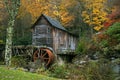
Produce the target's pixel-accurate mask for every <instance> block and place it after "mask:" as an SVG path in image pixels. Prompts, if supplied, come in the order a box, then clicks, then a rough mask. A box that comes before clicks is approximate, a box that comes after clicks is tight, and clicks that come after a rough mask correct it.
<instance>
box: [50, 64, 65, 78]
mask: <svg viewBox="0 0 120 80" xmlns="http://www.w3.org/2000/svg"><path fill="white" fill-rule="evenodd" d="M49 72H50V73H49V74H50V75H49V76H50V77H56V78H65V77H66V75H67V69H66V68H65V65H58V64H54V65H52V66H51V68H50V69H49Z"/></svg>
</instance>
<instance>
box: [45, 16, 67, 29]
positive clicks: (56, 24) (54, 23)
mask: <svg viewBox="0 0 120 80" xmlns="http://www.w3.org/2000/svg"><path fill="white" fill-rule="evenodd" d="M43 16H44V17H45V18H46V19H47V20H48V22H49V23H50V24H51V25H52V26H53V27H56V28H58V29H61V30H64V31H67V30H66V29H65V28H64V27H63V26H62V25H61V24H60V22H59V21H57V20H55V19H53V18H51V17H49V16H46V15H44V14H43Z"/></svg>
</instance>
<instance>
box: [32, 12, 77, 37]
mask: <svg viewBox="0 0 120 80" xmlns="http://www.w3.org/2000/svg"><path fill="white" fill-rule="evenodd" d="M42 16H43V17H44V18H45V19H46V20H47V21H48V22H49V23H50V24H51V25H52V26H53V27H55V28H57V29H60V30H63V31H65V32H67V33H69V34H71V35H74V34H72V33H70V32H68V31H67V30H66V29H65V28H64V27H63V26H62V25H61V24H60V22H59V21H57V20H55V19H53V18H51V17H49V16H46V15H45V14H42V15H41V16H40V17H39V18H38V19H37V21H36V22H35V23H34V24H33V26H32V28H34V27H35V25H36V24H37V23H38V22H39V20H40V19H41V17H42ZM74 36H76V35H74Z"/></svg>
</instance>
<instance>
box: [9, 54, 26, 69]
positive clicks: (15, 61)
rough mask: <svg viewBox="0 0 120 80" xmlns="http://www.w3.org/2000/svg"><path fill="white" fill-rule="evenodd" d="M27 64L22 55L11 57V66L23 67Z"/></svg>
mask: <svg viewBox="0 0 120 80" xmlns="http://www.w3.org/2000/svg"><path fill="white" fill-rule="evenodd" d="M26 65H27V59H25V58H24V57H23V56H14V57H12V59H11V66H12V67H25V66H26Z"/></svg>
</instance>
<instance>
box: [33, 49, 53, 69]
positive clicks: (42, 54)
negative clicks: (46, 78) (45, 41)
mask: <svg viewBox="0 0 120 80" xmlns="http://www.w3.org/2000/svg"><path fill="white" fill-rule="evenodd" d="M33 58H34V61H36V60H41V62H43V63H45V67H49V66H50V65H51V64H52V63H53V61H54V54H53V52H52V51H51V50H50V49H48V48H40V49H38V50H36V51H35V52H34V54H33ZM40 64H41V63H40Z"/></svg>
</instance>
